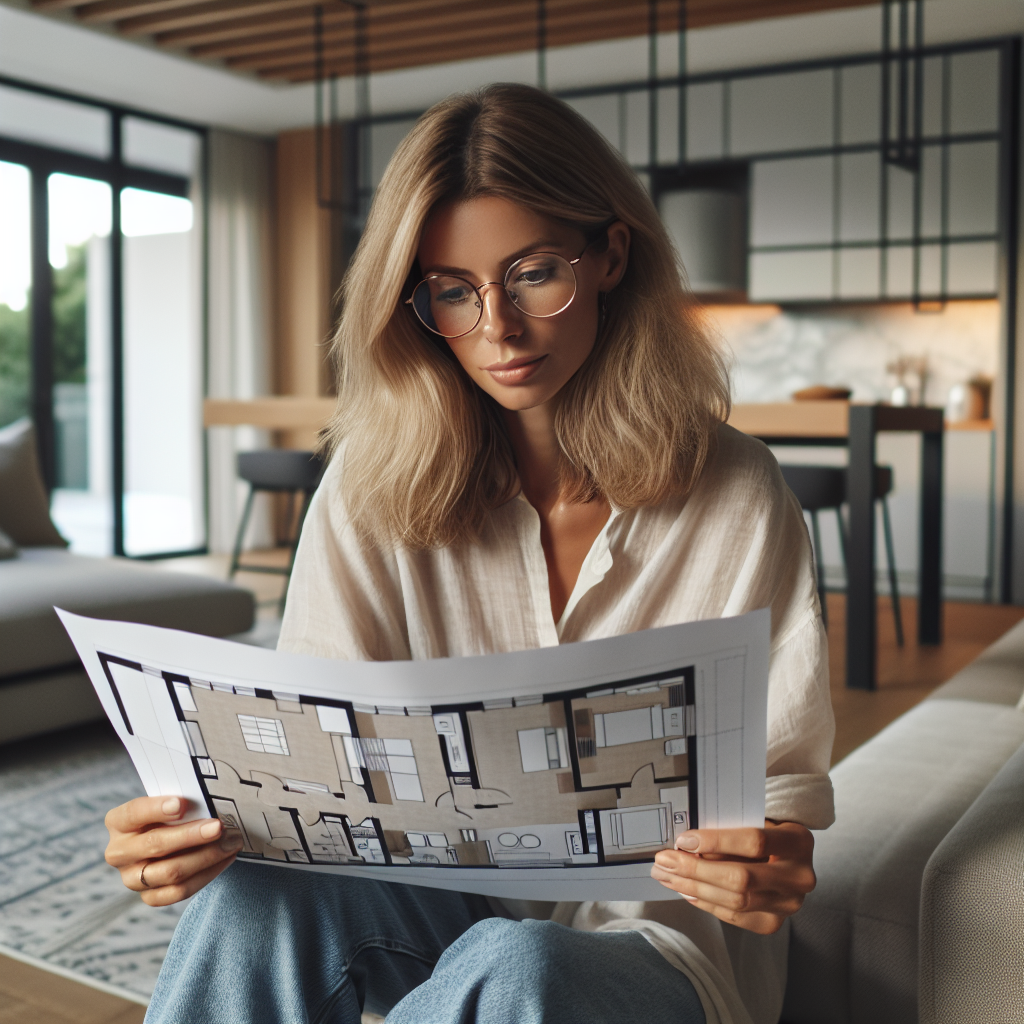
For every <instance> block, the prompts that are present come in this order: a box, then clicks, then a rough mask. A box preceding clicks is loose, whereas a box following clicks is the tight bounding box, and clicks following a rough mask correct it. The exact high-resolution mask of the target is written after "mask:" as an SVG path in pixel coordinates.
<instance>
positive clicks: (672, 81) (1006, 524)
mask: <svg viewBox="0 0 1024 1024" xmlns="http://www.w3.org/2000/svg"><path fill="white" fill-rule="evenodd" d="M680 3H681V6H682V9H683V11H684V14H685V0H680ZM891 10H892V8H891V7H889V6H888V5H887V6H886V7H885V8H884V13H889V12H891ZM683 24H684V25H685V17H684V19H683ZM918 32H919V26H915V34H917V35H918V38H917V39H916V40H915V46H914V48H913V51H912V54H911V60H913V59H914V58H917V60H916V64H915V66H914V68H913V72H914V74H913V79H914V87H915V88H916V89H917V93H918V95H920V92H921V77H920V71H919V68H920V67H921V66H923V61H924V60H926V59H928V58H930V57H939V58H942V59H943V86H942V88H943V112H942V124H943V131H942V133H941V134H939V135H925V134H924V133H923V132H918V133H917V137H916V139H915V140H914V143H915V144H916V145H917V146H919V147H921V148H924V147H940V148H941V151H942V159H943V164H944V166H943V167H942V199H941V211H940V221H941V228H940V231H939V233H938V234H937V235H935V234H929V235H925V234H924V233H923V232H922V231H921V204H922V195H921V191H922V190H921V175H920V174H917V175H915V189H914V191H915V196H914V209H913V221H914V228H913V230H912V232H911V236H910V237H909V238H903V237H899V238H890V237H889V232H888V211H887V208H886V201H887V200H886V190H887V188H888V173H887V171H886V169H885V168H886V166H887V165H895V166H904V167H905V166H906V162H907V161H906V159H905V158H906V156H907V154H906V153H905V152H903V149H904V148H905V147H902V146H901V147H897V148H898V150H899V151H898V152H895V153H893V152H890V153H889V154H887V153H886V151H885V147H886V145H887V144H888V145H889V147H890V149H891V148H892V144H893V140H891V139H886V138H884V137H880V138H879V140H878V141H875V142H869V143H846V144H844V143H841V142H839V139H838V124H839V122H838V119H837V118H836V116H835V113H836V112H835V110H834V111H833V141H832V144H831V145H828V146H821V147H812V148H803V149H791V150H774V151H771V152H764V153H756V152H751V153H743V154H730V153H729V148H728V145H729V137H730V123H729V119H730V103H729V99H730V86H731V83H733V82H736V81H740V80H743V79H751V78H764V77H770V76H777V75H784V74H794V73H799V72H807V71H822V70H831V71H832V72H833V74H834V75H835V76H837V77H838V76H839V75H840V73H841V71H842V70H843V69H845V68H852V67H858V66H865V65H868V66H869V65H884V64H886V63H888V64H889V67H890V72H892V71H893V70H895V71H896V73H897V75H904V74H905V73H907V71H908V67H907V66H906V59H905V58H906V56H907V55H906V54H905V53H902V52H901V51H900V50H896V51H892V52H890V53H888V54H886V53H884V52H872V53H861V54H850V55H844V56H839V57H828V58H819V59H814V60H802V61H787V62H782V63H776V64H770V65H762V66H757V67H747V68H732V69H727V70H721V71H709V72H702V73H700V74H690V73H688V71H687V67H686V59H685V29H684V32H681V33H680V47H679V49H680V62H679V66H680V69H681V72H682V73H680V74H678V75H675V76H659V75H658V74H657V68H656V52H655V48H654V47H651V48H650V52H649V54H648V63H649V73H648V75H647V77H646V78H644V79H637V80H633V81H629V82H622V83H618V84H614V85H593V86H584V87H580V88H574V89H563V90H555V91H554V95H556V96H558V97H559V98H560V99H563V100H568V101H571V100H577V99H586V98H590V97H596V96H616V97H617V98H618V120H619V143H620V145H619V149H620V151H625V137H626V136H625V124H626V109H627V97H629V96H630V95H631V94H641V95H642V94H646V97H647V104H648V107H647V111H648V158H647V161H646V163H643V164H633V167H634V169H635V170H636V171H637V172H638V173H640V174H642V175H644V176H646V177H647V179H648V181H650V182H651V183H652V185H653V186H654V189H653V191H654V193H655V199H657V192H658V186H659V184H660V183H661V182H665V183H666V185H668V183H670V182H672V180H673V172H674V171H675V172H676V173H678V174H679V175H680V176H681V177H683V178H690V177H691V176H699V175H700V174H701V173H702V171H703V172H710V173H713V172H714V169H715V168H716V167H722V166H730V165H733V164H735V163H744V164H746V165H747V166H748V167H749V165H750V164H752V163H754V162H755V161H769V160H788V159H794V158H800V157H813V156H831V157H834V158H836V160H835V164H836V167H837V168H838V165H839V160H838V158H839V157H840V156H842V155H844V154H847V153H872V152H874V153H878V155H879V159H880V161H881V163H882V172H881V173H880V180H879V188H880V190H881V201H880V203H879V205H880V207H881V210H880V213H879V237H878V239H876V240H871V241H843V242H837V241H835V239H833V241H832V242H831V243H814V244H799V245H791V246H766V247H762V248H750V247H748V252H758V251H764V252H768V251H801V250H804V251H806V250H814V251H828V250H831V251H832V252H833V254H834V255H833V271H832V281H833V290H834V291H836V290H837V289H836V287H835V286H836V283H837V275H838V256H839V253H840V252H841V251H842V250H844V249H858V248H878V249H880V250H881V253H880V269H879V278H880V289H879V290H880V293H881V294H880V296H879V297H874V298H844V299H825V300H823V299H820V298H818V299H813V300H807V301H806V302H800V301H795V300H791V301H787V302H786V303H785V305H787V306H800V305H808V306H820V305H821V304H822V303H823V302H836V301H839V302H842V303H843V304H844V305H845V304H849V305H854V304H877V303H879V302H902V301H907V299H906V298H905V297H902V296H901V297H895V296H893V297H892V298H887V297H886V294H885V293H886V287H885V285H886V281H887V266H886V262H887V258H888V252H889V250H890V249H891V248H893V247H896V246H898V247H901V248H903V247H910V248H912V249H913V253H914V257H913V258H914V282H915V285H916V288H915V294H913V295H912V296H911V298H910V301H913V302H914V303H915V305H917V307H918V308H919V309H921V308H929V307H931V306H932V305H933V304H935V303H938V304H940V305H941V304H942V303H943V302H944V301H945V299H946V294H945V292H946V288H947V284H948V276H947V275H948V265H947V261H948V247H949V245H950V244H951V243H964V242H978V241H983V242H994V243H995V244H996V245H997V248H998V268H997V288H996V293H995V297H996V298H997V299H998V300H999V303H1000V317H1001V323H1002V346H1003V355H1002V365H1001V367H1000V373H1001V377H1002V381H1001V382H1000V383H1001V395H1000V398H1001V403H1000V404H1001V407H1002V410H1003V411H1002V422H1001V424H1000V428H999V432H998V446H999V457H998V473H999V488H998V490H999V491H1001V502H1000V509H999V512H998V515H997V517H996V518H997V520H998V533H999V537H1000V543H999V558H998V592H999V600H1000V601H1002V602H1003V603H1012V600H1013V564H1014V554H1013V550H1014V506H1013V493H1014V458H1015V453H1014V433H1015V430H1016V413H1015V405H1014V403H1015V400H1016V394H1015V378H1016V366H1017V354H1016V348H1017V319H1018V317H1017V304H1018V295H1017V278H1018V258H1019V255H1018V252H1019V218H1020V196H1019V187H1020V174H1021V172H1020V159H1021V156H1020V147H1021V130H1022V126H1021V118H1022V110H1021V96H1020V93H1021V75H1022V70H1021V64H1022V55H1021V51H1022V37H1021V36H997V37H992V38H985V39H977V40H970V41H965V42H957V43H945V44H941V45H932V46H921V45H919V43H920V36H919V34H918ZM991 50H996V51H998V52H999V55H1000V67H999V113H998V128H997V129H996V130H994V131H990V132H971V133H963V134H956V135H953V134H951V133H950V132H949V120H950V109H949V100H950V86H949V76H950V58H951V57H952V56H953V55H956V54H964V53H973V52H982V51H991ZM709 83H721V84H722V85H723V103H722V119H723V124H722V143H723V151H722V153H721V155H719V156H716V157H714V158H710V159H698V160H688V159H687V152H686V146H687V109H686V107H687V105H686V90H687V89H688V88H689V87H690V86H695V85H703V84H709ZM362 88H363V94H364V95H365V90H366V84H365V83H364V84H363V87H362ZM672 88H674V89H677V90H678V117H679V127H678V139H679V143H678V145H679V155H678V162H677V163H674V164H673V163H671V162H665V163H661V162H658V161H657V159H656V156H657V147H656V143H655V141H654V139H653V133H652V132H651V128H653V127H656V125H657V123H658V122H657V104H658V95H659V92H660V91H661V90H664V89H672ZM838 99H839V88H838V86H834V88H833V103H837V102H838ZM920 108H921V105H920V104H918V114H919V111H920ZM363 109H364V110H365V107H364V108H363ZM422 113H423V109H422V108H418V109H408V110H404V111H396V112H394V113H386V114H372V115H370V114H365V113H362V112H359V114H358V116H357V117H355V118H353V119H352V120H351V121H349V122H346V123H345V125H344V130H345V138H346V154H345V155H346V162H345V170H346V171H347V172H348V174H350V173H351V172H352V171H355V172H356V179H357V180H356V183H355V187H353V186H352V185H351V184H350V183H349V182H348V181H345V182H343V184H344V186H345V187H346V197H347V200H348V201H347V202H346V203H345V204H344V205H343V207H342V209H343V218H342V220H343V225H344V226H343V231H344V234H345V238H346V245H345V251H346V253H352V252H353V251H354V249H355V244H356V242H357V241H358V238H359V235H360V233H361V231H362V228H363V225H364V224H365V220H366V215H367V213H368V211H369V207H370V203H371V202H372V199H373V193H374V190H375V186H374V184H373V182H372V181H371V180H370V167H371V166H372V163H371V156H372V154H371V152H370V148H371V144H372V143H371V136H370V131H371V129H372V128H373V127H374V126H375V125H384V124H393V123H397V122H402V121H408V122H410V123H411V122H413V121H415V119H416V118H418V117H419V116H420V115H421V114H422ZM918 114H915V117H914V121H915V124H914V128H915V130H916V129H917V128H918V126H919V118H918ZM885 120H887V119H886V118H883V125H882V128H883V132H882V133H881V135H882V136H884V135H885V134H887V133H886V131H885V123H884V122H885ZM904 127H905V128H909V125H905V126H904ZM904 134H906V133H904ZM971 142H995V143H997V144H998V146H999V157H998V170H997V174H998V198H997V230H996V232H994V233H991V234H977V235H974V234H972V235H962V236H961V235H952V234H950V232H949V223H948V213H949V209H948V207H949V196H948V183H949V174H948V160H949V147H950V145H952V144H962V143H971ZM887 155H888V159H886V157H887ZM339 170H340V168H339ZM836 173H837V172H836ZM348 174H346V175H345V177H346V178H347V177H348ZM676 187H678V185H677V186H676ZM734 187H735V186H734ZM837 202H838V189H835V188H834V189H833V216H835V208H836V207H835V204H836V203H837ZM748 205H749V204H748ZM833 223H835V221H834V222H833ZM833 234H835V232H834V231H833ZM932 245H939V246H941V261H942V264H941V271H940V273H941V280H942V286H941V289H940V293H939V294H937V295H928V296H922V295H921V294H920V273H921V259H920V255H921V249H922V247H923V246H932ZM957 297H958V298H992V297H993V296H992V293H990V292H987V293H985V294H983V295H977V296H972V295H959V294H958V295H957ZM1017 543H1018V544H1020V543H1024V539H1020V540H1018V541H1017Z"/></svg>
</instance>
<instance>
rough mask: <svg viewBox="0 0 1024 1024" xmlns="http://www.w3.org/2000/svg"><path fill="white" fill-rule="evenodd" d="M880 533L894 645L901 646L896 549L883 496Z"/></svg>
mask: <svg viewBox="0 0 1024 1024" xmlns="http://www.w3.org/2000/svg"><path fill="white" fill-rule="evenodd" d="M881 502H882V531H883V533H884V534H885V558H886V561H887V562H888V563H889V594H890V596H891V599H892V619H893V624H894V625H895V626H896V643H897V645H898V646H900V647H902V646H903V613H902V611H901V609H900V591H899V587H898V586H897V583H896V549H895V546H894V545H893V542H892V523H891V522H890V521H889V502H888V501H886V500H885V497H884V496H883V497H882V499H881Z"/></svg>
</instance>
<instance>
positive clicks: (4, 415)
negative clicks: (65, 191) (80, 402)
mask: <svg viewBox="0 0 1024 1024" xmlns="http://www.w3.org/2000/svg"><path fill="white" fill-rule="evenodd" d="M0 240H2V241H0V428H2V427H5V426H7V424H8V423H13V422H14V420H17V419H20V418H21V417H22V416H27V415H28V412H29V408H30V407H31V404H32V380H31V370H30V367H31V360H32V356H31V351H30V348H29V302H30V301H31V286H32V236H31V176H30V174H29V170H28V168H27V167H25V166H23V165H22V164H13V163H6V162H4V161H0Z"/></svg>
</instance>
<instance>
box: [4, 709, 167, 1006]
mask: <svg viewBox="0 0 1024 1024" xmlns="http://www.w3.org/2000/svg"><path fill="white" fill-rule="evenodd" d="M141 795H144V791H143V789H142V785H141V783H140V782H139V778H138V776H137V775H136V774H135V769H134V768H133V767H132V763H131V761H130V760H129V758H128V755H127V754H126V753H125V752H124V748H123V747H122V746H121V744H120V742H119V741H118V740H117V737H116V736H115V735H114V733H113V731H112V730H111V729H110V728H109V726H107V724H106V723H105V722H101V723H97V724H96V725H91V726H84V727H82V728H80V729H75V730H69V731H68V732H66V733H60V734H57V735H55V736H52V737H44V738H41V739H38V740H26V741H23V742H22V743H17V744H12V745H11V746H9V747H6V748H2V749H0V821H2V822H3V828H2V829H0V952H6V953H10V954H12V955H14V956H17V957H19V958H20V959H26V960H28V961H29V962H34V963H36V964H37V966H40V967H43V968H46V967H50V968H51V969H56V970H57V972H58V973H61V974H70V975H72V976H77V977H79V978H80V979H81V980H83V981H85V982H86V983H91V984H96V983H99V985H100V986H102V987H103V988H104V989H106V990H107V991H112V992H115V993H117V994H119V995H122V996H124V997H125V998H126V999H131V1000H133V1001H134V1002H148V1000H149V997H150V995H152V992H153V986H154V985H155V984H156V977H157V974H158V973H159V971H160V965H161V964H162V963H163V959H164V955H165V953H166V952H167V945H168V943H169V942H170V939H171V934H172V932H173V931H174V927H175V925H176V924H177V922H178V918H179V917H180V916H181V912H182V909H183V908H184V904H178V905H177V906H174V907H164V908H160V909H154V908H152V907H147V906H146V905H145V904H144V903H143V902H142V900H141V899H139V897H138V896H137V895H136V894H135V893H132V892H129V891H128V890H127V889H125V888H124V886H123V885H122V884H121V878H120V875H119V874H118V873H117V872H116V871H115V870H114V869H113V868H111V867H109V866H108V865H107V864H106V863H105V862H104V860H103V850H104V847H105V846H106V844H107V830H106V829H105V828H104V827H103V816H104V815H105V814H106V812H107V811H108V810H109V809H110V808H111V807H114V806H115V805H116V804H120V803H123V802H124V801H125V800H130V799H131V798H132V797H135V796H141Z"/></svg>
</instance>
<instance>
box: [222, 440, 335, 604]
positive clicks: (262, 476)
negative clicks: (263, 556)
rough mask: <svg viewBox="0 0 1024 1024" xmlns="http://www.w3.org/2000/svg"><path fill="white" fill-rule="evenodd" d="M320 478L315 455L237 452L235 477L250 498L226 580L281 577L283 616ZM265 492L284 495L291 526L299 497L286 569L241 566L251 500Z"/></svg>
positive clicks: (285, 451) (282, 450) (320, 468)
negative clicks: (241, 571) (240, 575)
mask: <svg viewBox="0 0 1024 1024" xmlns="http://www.w3.org/2000/svg"><path fill="white" fill-rule="evenodd" d="M322 474H323V463H322V462H321V460H320V457H319V456H318V455H317V454H316V453H315V452H303V451H293V450H291V449H286V448H268V449H265V450H263V451H255V452H239V453H238V475H239V476H240V477H241V478H242V479H243V480H245V481H247V482H248V484H249V496H248V497H247V498H246V499H245V508H244V509H243V510H242V519H241V521H240V522H239V524H238V533H237V535H236V536H235V548H234V551H233V552H232V554H231V568H230V570H229V572H228V578H229V579H230V578H233V577H234V575H235V573H236V572H238V570H239V569H244V570H245V571H246V572H265V573H272V574H274V575H279V576H284V578H285V582H284V590H283V591H282V592H281V602H280V611H281V614H282V615H283V614H284V602H285V598H286V596H287V594H288V581H289V580H290V579H291V575H292V566H293V564H294V563H295V549H296V548H297V547H298V545H299V535H300V534H301V533H302V524H303V521H304V520H305V518H306V510H307V509H308V508H309V502H310V499H311V498H312V497H313V492H314V491H315V490H316V488H317V485H318V484H319V483H320V477H321V475H322ZM259 491H268V492H271V493H274V492H277V493H286V494H287V495H288V516H287V519H288V521H289V522H291V520H292V517H293V515H294V513H295V495H296V494H298V493H301V494H302V505H301V507H300V509H299V519H298V522H297V523H296V525H295V536H294V537H293V538H292V540H291V541H290V544H289V546H290V548H291V552H290V553H289V556H288V565H287V567H282V566H277V565H253V564H252V563H250V562H242V561H241V556H242V541H243V540H244V538H245V531H246V528H247V527H248V525H249V516H250V515H251V513H252V503H253V499H254V498H255V497H256V494H257V492H259Z"/></svg>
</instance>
